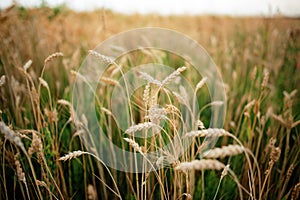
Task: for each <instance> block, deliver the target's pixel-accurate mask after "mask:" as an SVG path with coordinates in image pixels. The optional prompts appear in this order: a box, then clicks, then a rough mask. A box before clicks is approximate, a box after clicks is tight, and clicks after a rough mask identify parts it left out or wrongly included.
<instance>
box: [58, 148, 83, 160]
mask: <svg viewBox="0 0 300 200" xmlns="http://www.w3.org/2000/svg"><path fill="white" fill-rule="evenodd" d="M86 153H87V152H84V151H80V150H78V151H72V152H70V153H68V154H66V155H64V156H63V157H60V158H59V160H61V161H67V160H71V159H73V158H77V157H79V156H81V155H83V154H86Z"/></svg>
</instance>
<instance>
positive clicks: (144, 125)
mask: <svg viewBox="0 0 300 200" xmlns="http://www.w3.org/2000/svg"><path fill="white" fill-rule="evenodd" d="M152 127H158V128H159V126H158V125H157V124H155V123H152V122H144V123H139V124H137V125H133V126H130V127H129V128H128V129H127V130H126V131H125V133H127V134H132V133H134V132H137V131H141V130H145V129H150V128H152Z"/></svg>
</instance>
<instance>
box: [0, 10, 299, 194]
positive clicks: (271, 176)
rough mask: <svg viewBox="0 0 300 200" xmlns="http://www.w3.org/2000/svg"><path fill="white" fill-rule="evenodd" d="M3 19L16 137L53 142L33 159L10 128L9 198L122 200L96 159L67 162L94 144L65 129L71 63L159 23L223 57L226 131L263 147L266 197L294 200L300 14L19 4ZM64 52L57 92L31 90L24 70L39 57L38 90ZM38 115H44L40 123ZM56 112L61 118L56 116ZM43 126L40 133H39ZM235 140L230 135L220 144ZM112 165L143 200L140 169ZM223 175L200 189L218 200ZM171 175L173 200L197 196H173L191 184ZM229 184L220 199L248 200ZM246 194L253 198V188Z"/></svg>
mask: <svg viewBox="0 0 300 200" xmlns="http://www.w3.org/2000/svg"><path fill="white" fill-rule="evenodd" d="M0 22H1V23H0V76H2V75H5V80H6V81H5V83H3V84H1V87H0V92H1V93H0V94H1V95H0V113H1V116H0V120H1V121H2V122H4V123H5V124H6V125H7V126H9V127H10V128H11V129H12V130H14V131H15V133H16V134H18V133H19V134H21V135H19V136H21V138H22V142H23V143H24V144H25V149H26V150H29V148H30V147H32V146H33V145H32V142H31V141H33V136H34V135H35V134H36V135H38V138H40V142H41V144H42V148H43V149H42V150H40V153H41V154H42V155H40V154H38V152H39V150H38V147H36V148H34V149H35V151H36V152H37V153H34V154H33V155H32V157H31V158H30V159H28V157H26V156H25V155H24V152H22V151H21V150H20V149H19V147H18V146H17V145H16V144H15V143H14V142H13V140H7V139H10V138H9V137H8V135H5V134H1V135H0V144H1V145H0V157H1V164H0V171H1V175H0V178H1V180H0V182H1V183H0V186H1V187H0V199H13V198H15V199H20V198H24V199H26V198H28V195H27V192H26V190H27V189H26V187H27V186H28V188H29V189H28V191H29V192H28V193H29V196H30V197H31V198H32V199H36V198H37V196H39V195H38V194H39V193H38V192H36V191H37V189H36V188H38V187H39V188H40V192H41V194H43V196H44V198H45V199H49V198H55V197H58V198H59V199H61V198H62V197H64V198H65V199H68V198H74V199H88V198H89V199H93V198H95V196H97V197H98V198H99V199H107V198H112V199H113V198H116V199H117V196H116V195H115V194H114V193H113V192H111V190H109V189H107V187H106V186H105V185H106V184H107V185H108V186H109V187H110V188H112V190H115V188H114V187H115V185H114V182H113V181H112V180H111V178H110V176H108V175H106V174H104V173H103V167H101V166H99V163H98V164H97V162H96V161H95V160H93V158H91V157H83V158H82V157H79V158H76V159H74V160H72V161H70V162H69V161H68V162H66V163H62V162H61V161H59V160H58V159H59V158H60V157H61V156H63V155H65V154H66V153H68V152H70V151H72V150H79V149H81V150H84V148H83V147H82V144H81V143H80V140H79V138H78V137H76V127H75V126H74V125H72V124H67V125H66V126H64V125H65V124H66V123H67V121H68V119H69V117H70V114H69V111H68V109H67V108H66V107H65V106H62V105H60V104H59V103H57V101H58V100H59V99H66V100H70V98H71V91H72V83H73V82H74V76H73V75H72V73H71V70H75V71H76V70H77V69H78V68H79V67H80V64H81V62H82V61H83V59H84V58H85V57H86V56H87V54H88V50H90V49H94V48H95V47H96V46H97V45H98V44H100V43H101V42H102V41H103V40H105V39H107V38H109V37H110V36H112V35H114V34H117V33H119V32H121V31H126V30H129V29H132V28H139V27H149V26H151V27H162V28H169V29H174V30H176V31H179V32H181V33H183V34H186V35H188V36H190V37H191V38H193V39H195V40H197V41H198V42H199V43H200V44H201V45H202V46H203V47H204V48H205V49H206V50H207V51H208V53H209V54H210V56H211V57H212V59H213V60H214V61H215V63H216V65H217V66H218V68H219V70H220V72H221V74H222V78H223V81H224V82H225V83H226V84H227V91H226V92H227V97H228V102H227V106H228V107H227V115H226V122H225V125H224V129H225V130H228V131H230V132H231V133H233V134H234V135H235V136H236V137H238V138H239V139H240V140H241V141H242V143H243V145H244V146H245V147H247V148H249V149H250V150H251V151H252V152H253V154H254V155H255V157H256V159H257V161H258V163H259V167H260V172H261V174H262V177H261V178H262V183H263V182H264V181H266V186H265V187H264V188H263V190H262V191H261V194H258V195H257V197H256V198H257V199H290V198H292V197H294V198H295V197H296V195H297V194H299V190H300V185H299V182H300V178H299V172H300V166H299V164H300V163H299V152H300V150H299V145H300V134H299V131H300V125H299V124H300V121H299V120H300V91H299V83H300V19H295V18H284V17H281V16H278V17H274V18H255V17H253V18H252V17H244V18H231V17H226V16H224V17H220V16H219V17H216V16H158V15H138V14H134V15H123V14H117V13H113V12H112V11H108V10H98V11H95V12H90V13H75V12H73V11H70V10H68V9H66V8H64V7H57V8H54V9H49V8H40V9H25V8H19V7H13V8H10V9H7V10H3V11H1V15H0ZM54 52H62V53H63V54H64V56H63V57H60V56H59V57H58V58H52V60H51V61H50V62H49V63H47V67H46V69H45V76H44V77H43V78H44V79H45V80H46V81H47V83H48V85H49V88H50V91H51V95H50V96H51V98H50V97H48V94H47V90H44V89H43V90H41V92H40V91H39V90H38V89H36V91H35V90H34V89H32V88H29V89H28V88H27V86H28V80H29V79H28V77H27V75H24V72H22V70H20V69H22V68H23V66H24V64H25V63H26V62H27V61H28V60H32V64H31V66H30V68H29V70H28V74H29V75H30V77H31V78H32V80H33V85H32V87H36V88H38V85H39V84H38V83H39V82H38V81H39V80H38V77H39V74H40V73H41V72H42V69H43V66H44V63H45V59H46V58H47V57H48V56H49V55H50V54H52V53H54ZM26 77H27V78H26ZM30 84H31V83H30ZM296 90H297V91H296ZM34 95H38V96H39V100H38V101H35V100H32V98H33V97H34ZM33 99H34V98H33ZM50 99H51V101H50ZM253 100H255V101H254V103H253V104H251V103H250V102H253ZM37 102H38V103H37ZM36 103H37V104H38V105H39V106H40V110H39V111H36V110H35V109H34V107H35V106H34V105H35V104H36ZM249 103H250V104H249ZM39 106H37V108H38V107H39ZM51 106H53V107H51ZM245 107H246V108H245ZM51 108H52V109H51ZM47 110H48V111H49V110H50V112H48V111H47ZM54 110H55V111H56V112H57V113H55V112H54ZM35 114H36V116H41V118H42V119H41V120H37V118H35V117H34V115H35ZM54 114H55V115H56V118H53V115H54ZM57 118H58V121H57ZM206 124H207V122H206ZM1 130H3V129H1ZM33 130H35V131H36V132H37V133H35V134H33V132H34V131H33ZM3 133H4V131H3ZM60 134H62V135H63V137H60V136H59V135H60ZM58 137H59V139H58ZM272 141H275V142H273V143H272ZM231 142H232V141H231V140H227V139H224V140H221V141H220V143H219V145H227V144H228V143H231ZM275 147H278V148H279V149H280V152H281V153H280V154H279V158H278V159H273V158H272V148H273V149H275ZM43 158H45V159H43ZM272 159H273V160H274V165H272V166H271V164H270V162H269V161H271V160H272ZM29 160H31V161H29ZM224 162H225V161H224ZM20 163H21V165H20ZM30 163H31V164H30ZM241 163H243V158H242V157H238V158H237V159H233V160H232V162H231V168H232V169H233V170H234V171H235V172H236V174H237V176H238V178H239V180H240V183H241V184H242V185H243V186H244V187H246V188H248V189H249V187H248V186H249V185H248V179H247V170H248V169H247V167H245V165H244V164H241ZM20 170H21V171H24V173H25V177H26V180H27V186H26V187H25V185H24V184H23V182H22V180H20V175H22V174H21V172H20ZM268 170H269V171H268ZM33 171H35V173H36V175H35V176H36V177H34V176H33ZM111 171H112V173H113V176H114V177H115V180H116V182H117V185H118V187H119V190H120V194H121V196H122V198H123V199H143V197H141V196H139V192H137V191H138V190H139V187H138V185H139V184H141V183H139V182H136V177H135V176H134V175H132V174H130V175H129V174H125V173H121V172H116V171H114V170H111ZM170 171H171V172H172V169H170ZM165 172H166V174H167V173H171V172H169V170H165ZM202 173H203V175H204V172H202ZM220 174H221V172H214V171H212V172H210V171H208V172H206V173H205V178H203V177H204V176H202V178H201V172H196V175H195V177H196V178H195V179H196V180H194V182H193V185H194V192H193V194H191V196H193V197H194V199H200V198H201V197H202V198H205V199H213V197H214V195H215V191H216V188H217V185H218V183H219V180H220ZM94 175H95V176H99V177H101V180H102V181H99V180H98V179H97V178H95V176H94ZM166 176H167V177H170V180H169V181H166V182H164V187H165V188H169V190H168V191H169V192H168V195H167V196H168V198H170V199H177V198H183V199H185V198H186V199H188V198H189V196H184V195H183V196H179V195H178V196H173V195H174V194H176V193H174V191H175V190H177V189H178V188H179V189H178V191H180V192H182V193H184V191H185V186H178V185H180V184H178V185H176V184H177V183H173V182H172V181H171V180H172V175H170V174H167V175H166ZM36 180H39V182H38V184H37V185H36V184H35V183H33V182H36ZM103 180H104V182H105V184H103ZM201 180H202V181H201ZM204 180H205V191H203V187H202V184H203V181H204ZM183 182H184V181H183ZM223 183H224V184H221V187H220V191H219V192H218V196H217V199H238V198H239V197H238V192H237V187H236V185H235V183H234V182H232V181H230V179H229V178H228V180H227V179H224V182H223ZM182 185H185V184H182ZM256 186H257V187H259V186H258V185H256ZM58 188H59V189H58ZM158 188H159V187H158V186H156V184H155V181H154V177H152V180H150V181H149V190H148V193H146V194H147V198H148V199H150V198H154V197H156V198H160V197H162V196H161V190H159V189H158ZM250 188H251V187H250ZM149 191H150V192H149ZM151 191H152V192H151ZM95 193H97V195H95ZM93 195H94V196H93ZM293 195H294V196H293ZM244 196H245V198H246V197H247V194H246V193H245V194H244Z"/></svg>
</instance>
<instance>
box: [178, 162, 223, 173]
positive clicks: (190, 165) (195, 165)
mask: <svg viewBox="0 0 300 200" xmlns="http://www.w3.org/2000/svg"><path fill="white" fill-rule="evenodd" d="M224 167H225V165H224V164H223V163H221V162H220V161H218V160H211V159H202V160H193V161H191V162H182V163H180V164H178V165H177V166H176V167H175V170H181V171H184V170H210V169H212V170H221V169H224Z"/></svg>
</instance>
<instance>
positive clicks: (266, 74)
mask: <svg viewBox="0 0 300 200" xmlns="http://www.w3.org/2000/svg"><path fill="white" fill-rule="evenodd" d="M269 76H270V73H269V71H266V72H265V75H264V79H263V82H262V83H261V89H262V90H263V89H264V88H265V87H266V86H267V84H268V81H269Z"/></svg>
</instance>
